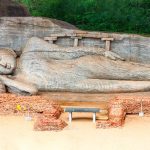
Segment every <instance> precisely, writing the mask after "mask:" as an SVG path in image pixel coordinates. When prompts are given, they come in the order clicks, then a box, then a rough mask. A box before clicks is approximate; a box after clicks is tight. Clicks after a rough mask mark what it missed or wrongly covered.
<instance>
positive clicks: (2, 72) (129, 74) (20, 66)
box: [0, 37, 150, 95]
mask: <svg viewBox="0 0 150 150" xmlns="http://www.w3.org/2000/svg"><path fill="white" fill-rule="evenodd" d="M16 68H17V69H16ZM0 81H1V83H0V84H1V85H5V87H6V88H7V90H8V91H9V92H15V93H20V94H29V95H34V94H37V93H38V91H69V92H89V93H112V92H113V93H115V92H116V93H117V92H139V91H149V90H150V67H149V66H146V65H140V64H138V63H132V62H128V61H125V60H124V59H123V58H122V57H120V56H119V55H117V54H115V53H114V52H111V51H106V50H104V49H103V48H96V47H81V46H78V47H63V46H58V45H56V44H50V43H48V42H46V41H44V40H42V39H40V38H36V37H33V38H31V39H29V40H28V42H27V43H26V45H25V47H24V49H23V51H22V54H21V56H20V58H16V55H15V52H14V51H13V50H11V49H2V48H1V49H0ZM2 87H3V88H4V86H0V88H2ZM0 91H1V90H0ZM2 91H5V90H2Z"/></svg>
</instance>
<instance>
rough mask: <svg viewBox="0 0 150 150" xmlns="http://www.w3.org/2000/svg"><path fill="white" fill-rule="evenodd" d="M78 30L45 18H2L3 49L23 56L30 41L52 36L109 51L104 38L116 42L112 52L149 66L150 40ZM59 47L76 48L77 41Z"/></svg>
mask: <svg viewBox="0 0 150 150" xmlns="http://www.w3.org/2000/svg"><path fill="white" fill-rule="evenodd" d="M74 29H76V28H75V27H74V26H72V25H70V24H67V23H65V22H62V21H57V20H54V19H45V18H39V17H37V18H34V17H26V18H20V17H17V18H14V17H11V18H9V17H2V18H0V39H1V40H0V47H9V48H12V49H14V50H15V51H16V52H17V54H20V53H21V50H22V49H21V48H22V47H24V45H25V43H26V42H27V40H28V39H29V38H31V37H33V36H34V37H35V36H36V37H40V38H42V39H44V37H48V36H50V35H51V34H60V33H62V34H64V35H65V34H70V35H76V36H78V37H79V36H81V37H84V38H82V39H80V40H79V46H96V47H101V48H104V47H105V41H102V40H101V38H114V41H112V42H111V51H113V52H115V53H117V54H119V55H120V56H122V57H124V58H125V59H126V60H129V61H134V62H139V63H144V64H149V63H150V52H149V48H150V45H149V43H150V38H149V37H144V36H140V35H134V34H116V33H102V32H87V31H80V30H74ZM55 43H56V44H58V45H63V46H73V44H74V39H71V38H69V37H65V36H64V37H63V36H62V37H61V38H58V40H57V41H56V42H55Z"/></svg>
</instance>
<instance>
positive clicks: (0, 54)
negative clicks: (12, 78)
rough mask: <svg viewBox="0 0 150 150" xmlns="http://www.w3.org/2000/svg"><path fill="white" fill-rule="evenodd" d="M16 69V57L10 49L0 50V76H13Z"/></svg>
mask: <svg viewBox="0 0 150 150" xmlns="http://www.w3.org/2000/svg"><path fill="white" fill-rule="evenodd" d="M15 67H16V56H15V54H14V52H13V51H12V50H10V49H0V74H11V73H12V72H13V70H14V69H15Z"/></svg>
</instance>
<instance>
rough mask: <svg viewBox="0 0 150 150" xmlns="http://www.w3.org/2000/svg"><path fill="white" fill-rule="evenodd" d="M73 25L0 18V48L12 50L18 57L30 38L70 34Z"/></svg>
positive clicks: (35, 18) (51, 20) (58, 22)
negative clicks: (53, 34)
mask: <svg viewBox="0 0 150 150" xmlns="http://www.w3.org/2000/svg"><path fill="white" fill-rule="evenodd" d="M66 28H68V29H76V28H75V27H74V26H73V25H70V24H68V23H65V22H63V21H58V20H55V19H45V18H40V17H1V18H0V39H1V40H0V47H7V48H12V49H14V50H15V52H16V53H17V54H18V55H19V54H21V51H22V47H24V46H25V44H26V42H27V41H28V40H29V38H31V37H40V38H43V39H44V37H46V36H50V34H52V33H66V32H68V33H70V32H73V31H72V30H67V29H66Z"/></svg>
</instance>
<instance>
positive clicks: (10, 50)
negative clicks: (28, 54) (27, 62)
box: [1, 48, 17, 58]
mask: <svg viewBox="0 0 150 150" xmlns="http://www.w3.org/2000/svg"><path fill="white" fill-rule="evenodd" d="M1 50H4V51H7V52H8V53H10V54H12V55H13V56H14V57H15V58H16V57H17V54H16V53H15V51H14V50H12V49H11V48H1Z"/></svg>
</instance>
